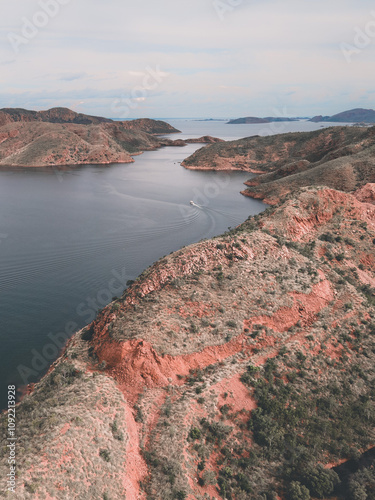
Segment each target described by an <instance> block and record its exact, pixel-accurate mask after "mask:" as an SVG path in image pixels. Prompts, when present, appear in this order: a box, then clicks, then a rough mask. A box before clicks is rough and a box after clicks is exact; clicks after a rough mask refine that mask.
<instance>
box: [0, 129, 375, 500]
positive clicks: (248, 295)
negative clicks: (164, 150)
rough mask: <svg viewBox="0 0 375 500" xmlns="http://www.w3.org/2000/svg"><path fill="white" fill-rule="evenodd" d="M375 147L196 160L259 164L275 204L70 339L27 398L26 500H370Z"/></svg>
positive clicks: (262, 145)
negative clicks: (347, 466)
mask: <svg viewBox="0 0 375 500" xmlns="http://www.w3.org/2000/svg"><path fill="white" fill-rule="evenodd" d="M73 126H75V125H73ZM105 126H108V124H107V123H105ZM109 126H111V127H114V125H112V124H109ZM374 140H375V138H374V129H369V130H363V129H352V128H348V129H347V128H340V127H339V128H335V129H327V130H324V131H318V132H313V133H309V134H286V135H282V136H275V137H256V138H248V139H242V140H240V141H233V142H229V143H215V144H212V145H209V146H207V147H205V148H203V149H200V150H199V151H198V152H197V153H195V154H194V155H192V156H191V157H190V158H188V159H186V160H185V162H184V165H185V167H187V168H202V169H208V168H215V169H218V170H224V169H233V168H240V169H243V170H246V171H249V172H251V171H257V172H261V173H262V175H260V176H259V177H257V178H256V180H255V181H254V182H255V183H257V185H256V186H252V187H251V191H249V192H248V193H247V194H249V195H251V196H253V195H259V196H260V197H263V198H265V197H267V199H270V200H271V201H272V203H273V204H274V206H272V207H270V208H268V209H267V210H266V211H265V212H264V213H262V214H260V215H257V216H255V217H249V219H248V220H247V221H245V222H244V223H243V224H241V225H240V226H238V227H237V228H236V229H234V230H231V231H228V232H227V233H226V234H224V235H222V236H219V237H216V238H213V239H210V240H206V241H202V242H200V243H196V244H193V245H190V246H189V247H187V248H183V249H181V250H179V251H177V252H174V253H172V254H170V255H168V256H166V257H164V258H163V259H161V260H160V261H159V262H157V263H155V264H154V265H152V266H151V267H150V268H148V269H146V270H145V271H144V272H143V273H142V274H141V276H139V278H138V279H137V280H136V281H135V282H134V283H132V284H131V285H130V286H129V288H128V289H127V290H126V291H125V292H124V294H123V295H122V296H121V297H120V298H116V299H114V300H113V302H111V303H110V304H109V305H108V306H107V307H105V308H104V310H102V312H101V313H100V314H99V315H98V317H97V318H96V319H95V320H94V321H93V322H92V323H91V324H89V325H87V326H86V327H85V328H84V329H82V330H81V331H79V332H77V333H76V334H75V335H74V336H73V337H72V339H71V340H70V341H69V342H68V344H67V346H66V348H65V349H64V351H63V353H62V355H61V357H60V358H59V359H58V360H57V361H56V362H55V363H54V364H53V366H52V367H51V369H50V370H49V372H48V374H47V375H46V376H45V377H43V379H42V380H41V381H40V382H39V383H38V384H36V385H35V386H33V387H29V391H28V392H29V394H28V395H27V396H25V397H24V398H23V400H22V402H21V403H20V404H19V405H18V406H17V426H18V427H17V429H18V430H17V433H18V436H19V437H18V441H17V446H18V462H17V484H18V486H17V493H16V494H14V495H13V498H16V499H55V498H56V499H74V498H77V499H78V498H79V499H91V498H95V499H107V500H108V499H122V498H128V499H131V500H133V499H134V500H135V499H144V500H147V499H171V500H172V499H180V500H181V499H182V500H183V499H188V500H195V499H197V500H204V499H233V500H235V499H236V500H245V499H250V498H251V499H259V500H261V499H285V500H298V499H309V498H323V497H324V498H335V499H337V498H339V499H343V498H347V494H348V492H350V494H351V495H352V496H351V497H350V498H372V497H371V496H366V495H371V494H373V484H374V472H373V467H372V466H371V464H372V463H373V460H374V454H373V450H374V448H373V447H374V440H375V435H374V411H373V410H374V408H373V396H374V389H375V386H374V366H375V363H374V361H375V359H374V356H375V345H374V335H375V323H374V316H375V308H374V307H375V295H374V287H375V274H374V269H375V252H374V248H375V247H374V242H375V205H374V199H375V184H373V182H374V178H373V176H374V163H373V162H374V159H373V158H374V155H373V147H374ZM262 178H263V179H265V180H264V181H262ZM271 185H272V189H271V187H270V186H271ZM254 193H255V194H254ZM5 417H6V416H5V415H3V416H2V425H3V426H5V425H6V418H5ZM3 436H5V434H4V433H3ZM6 444H7V443H6V441H4V440H3V441H2V447H1V453H2V454H5V453H6V452H5V450H6ZM2 458H3V457H2ZM353 461H354V463H355V466H354V467H352V468H351V469H350V472H349V473H348V472H345V473H344V474H343V473H342V472H341V471H342V469H341V468H340V467H342V464H343V463H353ZM0 467H1V479H0V481H2V483H1V485H2V486H4V484H3V483H4V481H5V478H6V472H7V470H6V461H5V459H3V460H2V461H1V466H0ZM360 494H362V497H360V496H358V495H360ZM354 495H357V496H354Z"/></svg>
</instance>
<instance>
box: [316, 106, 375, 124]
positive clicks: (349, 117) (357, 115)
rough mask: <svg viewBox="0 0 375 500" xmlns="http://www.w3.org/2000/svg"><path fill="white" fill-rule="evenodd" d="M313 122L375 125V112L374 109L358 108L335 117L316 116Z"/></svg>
mask: <svg viewBox="0 0 375 500" xmlns="http://www.w3.org/2000/svg"><path fill="white" fill-rule="evenodd" d="M310 121H312V122H316V123H319V122H340V123H375V111H374V110H373V109H363V108H356V109H351V110H349V111H343V112H342V113H338V114H337V115H333V116H322V115H319V116H314V118H312V119H311V120H310Z"/></svg>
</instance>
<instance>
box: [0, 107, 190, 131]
mask: <svg viewBox="0 0 375 500" xmlns="http://www.w3.org/2000/svg"><path fill="white" fill-rule="evenodd" d="M13 122H23V123H25V122H26V123H28V122H46V123H75V124H77V125H99V124H102V123H113V124H121V126H122V127H123V128H125V129H127V130H135V129H138V130H142V131H143V132H147V133H149V134H171V133H176V132H180V131H179V130H177V129H175V128H174V127H172V125H169V123H166V122H163V121H161V120H151V119H149V118H140V119H137V120H129V121H114V120H111V119H110V118H103V117H101V116H91V115H85V114H83V113H76V112H75V111H72V110H71V109H68V108H51V109H48V110H47V111H30V110H28V109H22V108H3V109H0V127H1V126H2V125H6V124H7V123H13Z"/></svg>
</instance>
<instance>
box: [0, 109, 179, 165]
mask: <svg viewBox="0 0 375 500" xmlns="http://www.w3.org/2000/svg"><path fill="white" fill-rule="evenodd" d="M0 125H1V126H0V165H6V166H26V167H29V166H33V167H40V166H49V165H78V164H89V163H94V164H108V163H129V162H133V161H134V160H133V158H132V156H131V155H132V154H135V153H140V152H142V151H146V150H152V149H156V148H158V147H160V146H166V145H171V146H173V145H179V144H178V143H177V144H175V143H174V141H171V140H169V139H161V138H157V137H155V135H156V134H167V133H172V132H178V130H176V129H174V128H173V127H172V126H171V125H169V124H168V123H165V122H161V121H157V120H149V119H139V120H133V121H126V122H115V121H113V120H108V119H106V118H99V117H94V116H87V115H82V114H78V113H75V112H73V111H71V110H69V109H66V108H54V109H50V110H48V111H40V112H36V111H27V110H22V109H5V110H2V111H0Z"/></svg>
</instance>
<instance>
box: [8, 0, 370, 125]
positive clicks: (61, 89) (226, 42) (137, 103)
mask: <svg viewBox="0 0 375 500" xmlns="http://www.w3.org/2000/svg"><path fill="white" fill-rule="evenodd" d="M2 2H4V5H3V9H2V15H1V20H0V29H1V39H0V82H1V87H0V107H24V108H28V109H37V110H40V109H47V108H50V107H53V106H66V107H69V108H71V109H74V110H76V111H79V112H83V113H90V114H98V115H103V116H108V117H113V118H133V117H147V116H148V117H151V118H156V117H162V118H163V117H164V118H172V117H238V116H249V115H255V116H270V115H278V116H282V115H287V116H309V115H315V114H327V115H329V114H334V113H337V112H340V111H343V110H345V109H350V108H354V107H366V108H374V107H375V106H374V97H375V88H374V85H373V81H374V61H375V4H374V3H373V2H372V1H367V0H361V1H360V2H358V1H357V0H355V1H354V0H314V1H311V0H283V1H280V0H277V1H276V0H157V1H155V0H137V1H133V2H132V1H130V0H105V1H104V0H17V1H15V2H7V3H6V8H5V0H2Z"/></svg>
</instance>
